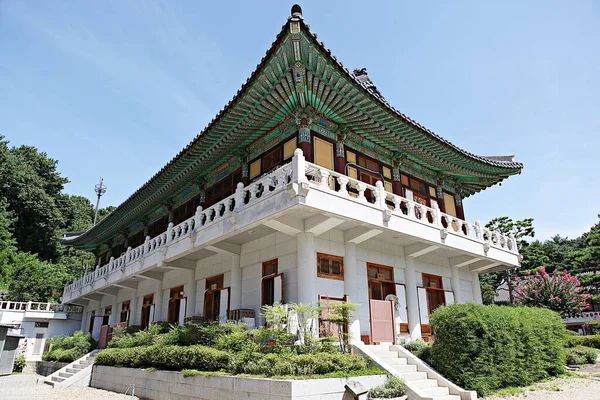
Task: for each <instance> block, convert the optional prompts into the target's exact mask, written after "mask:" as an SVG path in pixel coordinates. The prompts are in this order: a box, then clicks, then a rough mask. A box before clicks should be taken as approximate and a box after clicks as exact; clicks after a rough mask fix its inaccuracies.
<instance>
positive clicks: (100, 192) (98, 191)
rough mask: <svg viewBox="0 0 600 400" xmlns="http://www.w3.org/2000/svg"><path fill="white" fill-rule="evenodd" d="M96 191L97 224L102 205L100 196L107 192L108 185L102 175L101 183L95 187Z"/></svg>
mask: <svg viewBox="0 0 600 400" xmlns="http://www.w3.org/2000/svg"><path fill="white" fill-rule="evenodd" d="M94 192H96V195H97V196H98V200H96V212H95V213H94V225H96V221H97V220H98V207H99V206H100V197H102V195H103V194H104V193H106V186H104V179H102V177H100V183H99V184H97V185H96V186H95V187H94Z"/></svg>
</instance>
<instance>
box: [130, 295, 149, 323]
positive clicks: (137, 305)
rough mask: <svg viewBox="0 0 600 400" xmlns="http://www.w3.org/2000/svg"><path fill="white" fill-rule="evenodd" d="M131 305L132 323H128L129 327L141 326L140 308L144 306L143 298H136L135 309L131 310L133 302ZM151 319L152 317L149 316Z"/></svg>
mask: <svg viewBox="0 0 600 400" xmlns="http://www.w3.org/2000/svg"><path fill="white" fill-rule="evenodd" d="M131 303H132V308H131V310H132V311H131V312H132V314H131V315H132V318H133V322H130V323H129V324H130V325H141V324H142V307H143V305H144V296H138V297H136V303H135V309H134V308H133V300H132V301H131ZM150 318H152V316H150Z"/></svg>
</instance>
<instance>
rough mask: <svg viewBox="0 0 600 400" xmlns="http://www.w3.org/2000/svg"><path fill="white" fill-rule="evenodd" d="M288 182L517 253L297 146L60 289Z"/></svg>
mask: <svg viewBox="0 0 600 400" xmlns="http://www.w3.org/2000/svg"><path fill="white" fill-rule="evenodd" d="M288 184H292V185H296V186H298V187H299V186H301V185H308V186H309V188H314V189H316V190H319V191H322V192H325V193H329V194H331V195H334V196H338V197H341V198H344V199H346V200H348V201H352V202H358V203H361V204H363V205H364V206H366V207H374V208H376V209H379V210H381V211H382V212H384V214H385V215H388V216H389V217H388V219H389V218H391V216H396V217H399V218H404V219H407V220H410V221H414V222H417V223H419V224H424V225H427V226H430V227H434V228H436V229H439V230H440V232H441V233H442V236H443V235H446V234H449V235H455V236H458V237H463V238H467V239H469V240H472V241H474V242H478V243H481V244H482V245H483V248H484V250H485V253H486V254H487V251H488V249H489V248H497V249H501V250H503V251H506V252H509V253H512V254H518V249H517V244H516V240H515V238H514V237H513V236H512V235H511V236H506V235H503V234H502V233H500V232H497V231H491V230H489V229H487V228H484V227H482V225H481V223H480V222H479V221H477V222H475V223H469V222H466V221H463V220H461V219H459V218H456V217H453V216H451V215H448V214H446V213H442V212H441V211H440V210H439V208H438V206H437V204H434V207H433V208H431V207H427V206H426V205H423V204H420V203H418V202H415V201H413V200H409V199H406V198H404V197H401V196H398V195H396V194H393V193H389V192H386V191H385V189H384V186H383V183H382V182H378V183H377V185H376V186H373V185H369V184H366V183H364V182H362V181H359V180H358V179H354V178H351V177H349V176H346V175H344V174H340V173H338V172H335V171H332V170H329V169H327V168H323V167H321V166H318V165H316V164H313V163H309V162H306V161H305V159H304V157H303V155H302V152H301V151H300V150H299V149H297V150H296V152H295V153H294V158H293V159H292V162H291V163H290V164H287V165H284V166H281V167H279V168H278V169H276V170H274V171H273V172H271V173H268V174H265V175H264V176H262V177H260V178H259V179H257V180H256V181H254V182H252V183H250V184H249V185H248V186H246V187H244V186H243V184H242V183H238V185H237V187H236V191H235V192H234V193H233V194H232V195H231V196H229V197H227V198H225V199H223V200H221V201H219V202H217V203H216V204H213V205H212V206H210V207H208V208H206V209H203V208H202V207H198V208H197V209H196V212H195V214H194V215H193V216H192V217H190V218H188V219H186V220H185V221H183V222H181V223H179V224H177V225H173V224H172V223H170V224H169V226H168V228H167V230H166V231H165V232H163V233H161V234H160V235H158V236H156V237H154V238H150V237H146V239H145V241H144V243H143V244H141V245H139V246H137V247H135V248H131V247H129V248H128V249H127V251H126V252H125V253H123V254H122V255H121V256H119V257H117V258H116V259H115V258H111V259H110V261H109V262H108V264H106V265H102V266H97V267H96V269H95V270H94V271H93V272H90V273H86V274H85V275H84V276H83V277H82V278H80V279H78V280H75V281H74V282H73V283H71V284H69V285H67V286H66V287H65V289H64V293H65V294H68V293H71V292H73V291H80V290H81V289H82V288H83V287H84V286H87V285H90V284H92V283H94V282H95V281H97V280H100V279H104V278H106V277H107V276H108V275H109V274H112V273H115V272H119V271H123V270H124V269H125V268H126V267H127V266H128V265H131V264H133V263H135V262H137V261H138V260H143V259H144V258H145V257H148V256H149V255H151V254H153V253H155V252H157V251H159V250H160V249H164V248H166V247H168V246H170V245H171V244H173V243H176V242H178V241H180V240H182V239H184V238H188V237H190V235H191V234H192V233H193V232H199V231H201V230H203V229H205V228H206V227H208V226H210V225H212V224H214V223H217V222H218V221H221V220H223V219H225V218H228V217H232V216H235V213H237V212H239V211H241V210H244V209H246V208H248V207H252V205H253V204H254V203H255V202H258V201H260V200H261V199H263V198H265V197H268V196H270V195H272V194H275V193H277V192H281V191H284V190H287V189H288ZM384 219H385V217H384Z"/></svg>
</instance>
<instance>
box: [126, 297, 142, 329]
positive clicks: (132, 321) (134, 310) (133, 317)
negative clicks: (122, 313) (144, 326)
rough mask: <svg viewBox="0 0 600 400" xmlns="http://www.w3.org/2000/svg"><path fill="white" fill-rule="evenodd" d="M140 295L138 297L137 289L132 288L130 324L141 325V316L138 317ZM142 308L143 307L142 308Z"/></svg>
mask: <svg viewBox="0 0 600 400" xmlns="http://www.w3.org/2000/svg"><path fill="white" fill-rule="evenodd" d="M137 309H138V297H137V290H135V289H132V290H131V300H130V301H129V325H139V324H140V323H139V320H140V319H139V318H138V312H137ZM140 310H141V308H140Z"/></svg>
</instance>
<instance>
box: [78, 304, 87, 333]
mask: <svg viewBox="0 0 600 400" xmlns="http://www.w3.org/2000/svg"><path fill="white" fill-rule="evenodd" d="M88 304H89V302H88ZM88 314H89V313H88V307H87V306H83V311H82V312H81V328H80V329H79V330H80V331H81V332H84V333H86V332H87V328H88V327H89V326H90V317H89V315H88Z"/></svg>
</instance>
